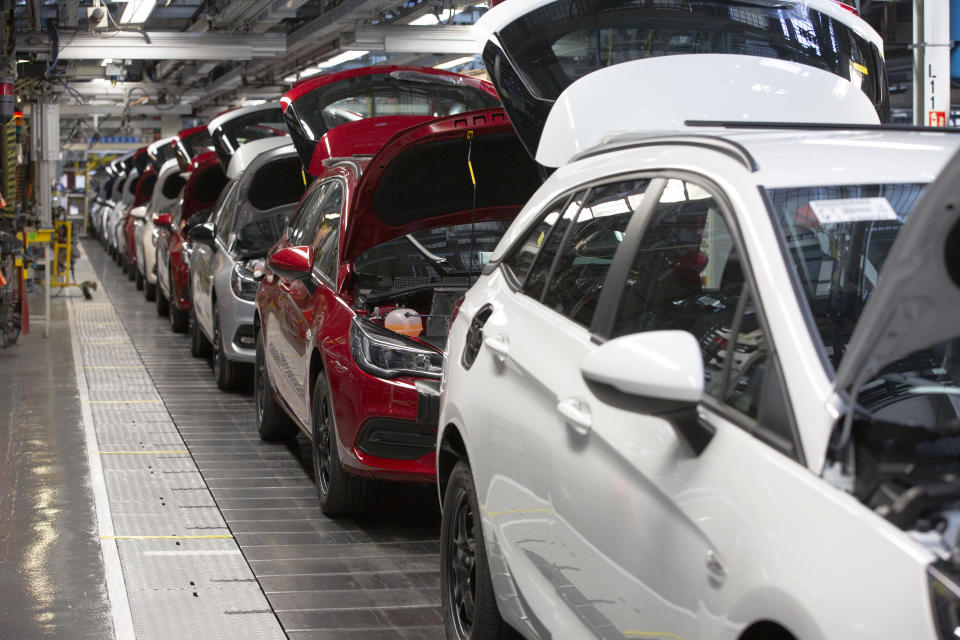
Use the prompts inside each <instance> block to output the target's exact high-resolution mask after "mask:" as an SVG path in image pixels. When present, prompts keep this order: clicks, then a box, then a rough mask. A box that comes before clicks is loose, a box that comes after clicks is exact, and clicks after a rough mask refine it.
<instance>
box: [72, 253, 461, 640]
mask: <svg viewBox="0 0 960 640" xmlns="http://www.w3.org/2000/svg"><path fill="white" fill-rule="evenodd" d="M84 248H85V250H86V251H85V253H87V255H88V258H89V260H90V263H92V265H93V267H94V269H95V271H96V273H97V276H98V279H99V280H100V282H101V284H102V286H103V291H105V292H106V294H107V298H108V299H109V302H110V305H108V306H109V307H110V308H111V311H113V310H115V311H116V317H117V318H118V319H119V321H120V322H121V323H122V329H123V330H124V334H125V336H126V335H128V336H129V339H130V345H131V347H132V348H131V349H130V350H129V351H127V352H125V353H124V354H123V355H122V358H121V356H119V355H118V356H117V357H116V358H113V359H109V360H110V363H111V364H116V363H126V362H128V361H129V362H131V363H133V364H140V365H141V366H143V367H144V369H141V371H142V372H145V373H146V374H147V375H148V376H149V380H150V384H149V385H148V386H149V389H143V392H141V383H140V381H139V380H137V379H135V378H133V377H132V376H131V377H125V376H118V375H116V373H115V374H114V376H115V377H113V378H110V379H111V380H115V381H117V382H119V381H121V380H122V381H123V382H124V387H123V392H122V393H121V394H120V395H118V396H117V397H118V398H130V397H133V398H136V399H146V400H150V399H154V398H156V399H158V400H160V401H162V402H159V403H151V404H142V405H141V406H139V407H137V410H136V419H137V420H140V421H148V420H151V419H152V417H151V416H155V415H156V416H159V417H162V416H166V415H168V416H169V417H168V418H167V419H168V420H169V419H170V418H172V422H173V424H174V425H175V427H176V429H175V431H172V433H169V432H166V431H163V430H159V431H157V432H156V434H155V442H152V444H151V445H150V446H156V447H158V448H159V447H160V446H163V447H170V449H169V450H176V449H174V447H175V446H178V445H176V444H175V443H173V442H172V440H170V439H169V438H170V436H171V435H172V434H176V435H177V437H178V438H180V437H182V442H183V443H184V445H183V446H185V448H186V450H188V451H189V455H182V454H165V455H169V456H170V458H169V459H168V458H161V460H162V461H163V462H162V464H163V465H164V468H163V470H162V471H164V472H171V473H168V474H166V475H168V476H169V477H171V478H176V479H177V480H178V481H180V482H176V483H174V484H175V485H176V486H175V487H174V486H173V485H171V491H167V492H166V493H165V494H163V498H164V501H165V502H166V504H165V505H163V506H161V507H157V510H158V511H160V513H161V514H166V513H168V512H172V510H171V509H168V508H167V507H169V506H171V505H172V504H177V507H178V508H177V511H178V512H179V513H181V514H188V515H180V516H177V517H180V518H186V519H185V520H184V524H185V525H187V526H191V527H196V528H194V529H191V531H193V532H195V533H197V532H199V533H203V532H209V533H210V534H213V535H215V534H217V533H229V534H231V535H232V536H233V539H232V540H230V539H226V540H214V541H191V543H190V544H191V545H193V546H195V547H197V548H203V549H207V548H210V549H213V548H220V547H217V546H216V545H222V546H223V548H224V549H226V548H227V545H229V544H234V542H235V543H236V544H237V545H239V549H240V551H241V552H242V554H243V558H239V559H240V560H242V559H245V560H246V563H245V565H248V566H249V570H252V575H253V576H255V577H256V580H257V581H258V582H259V586H260V588H261V589H262V592H263V593H265V594H266V600H267V601H268V602H269V606H270V608H272V610H273V612H274V613H275V614H276V619H279V621H280V623H281V625H282V627H283V630H284V631H285V632H286V634H287V636H288V637H289V638H291V639H293V640H308V639H320V638H323V639H349V638H361V637H362V638H364V639H365V640H379V639H381V638H383V639H387V638H390V639H396V638H402V639H409V640H415V639H416V640H420V639H422V640H433V639H440V638H443V631H442V627H441V620H440V611H439V573H438V567H439V559H438V554H439V544H438V542H437V539H438V534H439V513H438V509H437V505H436V503H437V499H436V492H435V490H434V489H433V488H426V487H414V486H403V485H391V484H377V485H374V486H373V487H371V490H370V491H369V492H368V495H367V498H366V503H365V506H364V511H363V514H362V515H361V516H360V517H359V518H356V519H338V520H331V519H329V518H327V517H325V516H324V515H323V514H322V513H321V511H320V509H319V507H318V506H317V502H316V493H315V490H314V485H313V478H312V469H311V459H310V449H309V443H308V441H307V440H306V439H305V438H302V437H300V438H298V439H297V440H296V441H295V442H294V443H290V444H267V443H264V442H261V441H260V439H259V437H258V436H257V433H256V429H255V424H254V417H253V416H254V403H253V398H252V396H251V394H250V391H249V390H248V391H246V392H243V393H224V392H222V391H219V390H218V389H217V388H216V385H215V383H214V381H213V376H212V373H211V370H210V364H209V362H208V361H206V360H198V359H194V358H192V357H191V356H190V352H189V348H188V339H187V337H186V336H185V335H178V334H174V333H172V332H171V331H170V328H169V324H168V322H167V319H166V318H161V317H159V316H158V315H157V313H156V309H155V306H154V305H153V304H152V303H147V302H146V301H145V300H144V298H143V293H142V292H140V291H136V290H135V288H134V286H133V283H131V282H129V281H128V280H127V278H126V276H124V275H123V273H122V272H121V271H120V269H119V268H118V267H116V265H115V264H114V263H113V262H112V261H111V260H110V259H109V258H108V257H107V256H106V254H105V253H104V252H103V251H102V249H101V248H100V246H99V245H97V244H96V243H94V242H91V241H87V242H85V243H84ZM81 264H83V263H82V262H80V263H78V265H81ZM97 302H98V301H97V300H94V301H93V302H91V303H82V302H77V303H75V305H76V307H75V308H83V304H87V305H88V306H89V305H91V304H95V303H97ZM101 304H102V303H101ZM92 337H93V336H91V338H92ZM99 361H100V360H98V362H99ZM103 361H104V362H106V359H103ZM108 388H109V385H105V386H104V387H103V388H102V389H99V387H98V382H97V379H96V378H91V379H90V389H91V394H94V393H98V394H100V395H97V397H98V398H101V396H102V399H104V400H108V399H110V398H113V397H114V396H113V395H111V393H110V392H109V391H108ZM118 392H119V390H118V391H117V392H114V393H118ZM151 394H153V395H151ZM91 397H93V396H92V395H91ZM108 407H109V405H107V406H104V407H103V408H102V409H101V410H102V411H103V412H104V413H105V414H106V413H107V412H109V411H110V410H111V409H108ZM114 410H115V409H114ZM167 412H169V414H168V413H167ZM114 444H115V445H117V446H118V447H119V446H121V445H122V446H125V447H136V445H137V444H138V442H135V441H130V440H127V441H124V442H120V441H117V442H115V443H114ZM101 446H102V445H101ZM113 458H116V460H117V461H123V462H124V464H131V463H132V462H134V461H140V462H145V460H143V458H144V456H126V457H124V456H111V459H113ZM178 458H185V459H186V461H185V462H178V461H177V459H178ZM191 458H192V459H191ZM194 463H195V464H196V468H197V469H198V470H199V475H200V476H201V477H200V478H199V482H198V483H197V486H196V487H195V486H194V485H192V484H188V483H184V482H182V480H183V479H184V478H185V477H188V476H187V475H181V476H180V477H178V474H176V473H172V472H177V471H183V472H187V471H189V469H190V468H192V467H193V464H194ZM111 464H113V462H111ZM177 465H182V468H181V467H180V466H177ZM154 471H157V469H156V468H155V469H154ZM204 485H205V486H204ZM200 487H203V490H201V489H200ZM174 488H176V489H181V490H182V491H173V489H174ZM195 488H196V490H194V489H195ZM206 488H209V494H208V493H207V491H206ZM151 496H152V494H151ZM205 496H212V497H211V498H206V499H205ZM144 498H147V496H144ZM158 498H159V496H156V497H150V498H149V499H152V500H154V501H157V500H158ZM171 501H173V502H171ZM214 504H215V505H216V507H218V508H219V510H217V509H210V507H211V506H212V505H214ZM118 517H120V514H115V515H114V521H115V522H116V521H117V519H118ZM220 517H222V519H223V520H222V521H221V520H219V518H220ZM161 521H163V519H162V517H161V520H160V521H158V522H161ZM224 521H225V524H226V525H227V527H228V529H227V530H224V529H221V528H218V525H219V526H221V527H222V524H223V522H224ZM153 526H154V525H153V524H152V523H151V524H150V525H149V527H153ZM150 544H156V545H160V546H163V545H162V543H159V542H154V543H150ZM183 544H186V542H183V543H182V544H181V546H182V545H183ZM201 545H202V546H201ZM121 548H122V547H121ZM191 548H192V547H191ZM154 557H158V556H154ZM159 557H163V556H159ZM199 557H200V556H198V557H196V558H194V560H197V559H198V558H199ZM215 557H217V558H218V560H217V561H218V562H226V561H228V559H229V561H233V560H238V558H235V557H234V558H231V557H230V556H229V555H225V556H215ZM249 570H248V571H249ZM244 580H246V578H243V577H242V576H241V575H240V573H236V574H235V575H233V576H232V577H230V578H228V579H227V581H225V582H222V583H217V584H219V585H221V587H223V588H235V589H238V591H237V594H238V595H237V596H236V597H237V601H236V602H229V601H228V600H225V601H224V602H227V604H229V605H231V606H230V610H231V611H242V612H244V613H245V614H246V615H235V614H230V615H231V616H232V617H231V618H230V619H231V620H237V621H238V624H239V625H240V627H244V628H245V629H246V631H245V632H244V633H239V634H238V633H233V632H231V633H230V634H229V637H231V638H244V637H249V638H270V637H273V636H271V635H269V634H268V633H261V632H259V631H257V632H254V629H253V628H251V627H248V626H247V625H249V624H250V622H251V620H253V619H254V618H256V617H257V615H259V612H262V608H260V609H259V610H258V605H256V603H254V602H253V601H252V600H250V599H248V598H246V597H244V596H241V595H240V593H239V591H240V590H242V589H243V588H244V587H245V588H250V587H251V586H255V585H253V584H251V583H249V582H244ZM130 587H131V585H129V584H128V589H130ZM258 593H259V590H258ZM189 594H192V591H191V592H188V595H189ZM225 595H226V594H225ZM189 597H190V598H194V596H192V595H189ZM261 598H262V596H261ZM161 600H163V602H162V607H163V609H164V610H165V611H166V612H167V615H168V616H169V617H177V616H179V615H181V612H182V611H183V609H182V606H183V604H184V603H183V602H181V601H180V600H178V599H177V597H175V596H173V595H167V596H166V597H165V598H160V599H159V600H157V602H160V601H161ZM186 602H187V603H189V602H190V601H189V599H188V600H187V601H186ZM134 604H135V603H134V602H133V601H131V605H132V606H133V605H134ZM255 612H257V613H255ZM271 618H272V616H271ZM216 624H220V623H219V622H217V623H216ZM236 628H237V627H232V629H233V630H235V629H236ZM137 630H138V634H137V637H138V639H139V640H143V639H144V638H147V637H155V636H147V635H143V636H141V635H140V633H139V631H140V628H139V627H138V629H137ZM177 635H179V636H180V637H204V638H213V637H217V634H216V633H214V634H212V635H211V634H209V633H203V634H202V635H201V634H199V633H197V634H193V633H188V634H176V635H175V634H169V635H166V636H164V637H168V638H169V637H177Z"/></svg>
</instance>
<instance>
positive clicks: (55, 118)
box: [32, 101, 60, 229]
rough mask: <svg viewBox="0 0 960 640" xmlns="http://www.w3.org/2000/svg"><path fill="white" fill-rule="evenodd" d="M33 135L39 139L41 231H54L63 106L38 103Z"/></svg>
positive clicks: (38, 178)
mask: <svg viewBox="0 0 960 640" xmlns="http://www.w3.org/2000/svg"><path fill="white" fill-rule="evenodd" d="M32 124H33V133H34V135H35V136H37V147H36V148H37V152H38V154H37V156H36V158H37V171H36V176H37V182H36V187H35V190H36V194H37V205H38V211H37V216H38V217H39V218H40V227H41V228H43V229H50V228H52V227H53V203H52V199H51V195H50V193H51V190H52V189H53V183H54V181H55V180H56V179H57V176H56V175H55V173H56V166H57V160H59V158H60V103H58V102H47V101H39V102H37V105H36V110H35V113H34V118H33V123H32Z"/></svg>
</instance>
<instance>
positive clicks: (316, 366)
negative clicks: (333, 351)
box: [307, 345, 326, 412]
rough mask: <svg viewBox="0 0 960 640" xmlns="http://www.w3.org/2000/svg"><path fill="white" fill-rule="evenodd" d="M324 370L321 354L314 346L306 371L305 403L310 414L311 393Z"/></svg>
mask: <svg viewBox="0 0 960 640" xmlns="http://www.w3.org/2000/svg"><path fill="white" fill-rule="evenodd" d="M325 370H326V364H325V363H324V361H323V353H322V352H321V351H320V349H319V348H318V347H317V346H316V345H314V347H313V350H312V351H311V352H310V368H309V369H307V371H308V372H309V377H308V378H307V383H308V384H309V387H308V389H307V393H308V396H307V403H308V406H309V407H310V411H311V412H312V411H313V392H314V390H315V389H316V386H317V378H319V377H320V374H321V373H323V372H324V371H325Z"/></svg>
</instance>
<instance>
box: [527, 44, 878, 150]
mask: <svg viewBox="0 0 960 640" xmlns="http://www.w3.org/2000/svg"><path fill="white" fill-rule="evenodd" d="M678 78H696V79H697V81H696V82H678V81H677V79H678ZM689 120H701V121H703V120H718V121H726V122H823V123H827V122H829V123H845V124H879V122H880V120H879V118H878V117H877V112H876V110H875V109H874V108H873V105H872V104H871V103H870V100H869V99H868V98H867V96H866V95H864V94H863V92H861V91H858V90H857V89H856V87H854V86H853V84H851V83H850V81H849V80H844V79H843V78H840V77H838V76H836V75H834V74H832V73H830V72H828V71H822V70H820V69H815V68H813V67H808V66H806V65H802V64H795V63H793V62H784V61H782V60H773V59H770V58H759V57H755V56H740V55H724V54H716V55H714V54H710V55H706V54H696V55H685V56H668V57H663V58H652V59H648V60H634V61H633V62H624V63H623V64H617V65H614V66H612V67H607V68H606V69H602V70H600V71H595V72H593V73H591V74H589V75H586V76H584V77H583V78H581V79H579V80H577V81H576V82H574V83H573V84H572V85H570V87H568V88H567V89H566V90H565V91H564V92H563V93H562V94H560V97H559V98H557V101H556V103H555V104H554V105H553V108H552V109H551V110H550V114H549V115H548V116H547V120H546V123H545V124H544V128H543V137H542V138H541V139H540V143H539V146H538V147H537V152H536V159H537V162H539V163H540V164H543V165H545V166H548V167H560V166H563V165H564V164H566V163H568V162H569V161H570V160H571V159H572V158H573V157H574V156H575V155H577V154H578V153H581V152H583V151H585V150H587V149H589V148H590V147H592V146H594V145H596V144H597V143H599V142H601V141H602V140H603V139H604V138H606V137H609V136H611V135H614V134H618V133H626V132H633V131H644V132H648V131H649V132H670V131H678V130H682V129H684V128H685V126H686V125H685V123H686V122H687V121H689Z"/></svg>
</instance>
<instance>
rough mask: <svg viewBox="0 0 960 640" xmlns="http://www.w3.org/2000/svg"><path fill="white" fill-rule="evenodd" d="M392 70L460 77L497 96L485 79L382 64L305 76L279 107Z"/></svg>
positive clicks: (437, 70) (284, 97) (423, 68)
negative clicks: (339, 84) (336, 85)
mask: <svg viewBox="0 0 960 640" xmlns="http://www.w3.org/2000/svg"><path fill="white" fill-rule="evenodd" d="M394 71H415V72H417V73H426V74H429V75H435V76H449V77H451V78H462V79H463V81H464V84H467V85H469V86H473V87H474V88H476V89H479V90H481V91H485V92H487V93H489V94H490V95H491V96H493V97H497V90H496V89H494V88H493V84H492V83H490V82H487V81H486V80H479V79H477V78H471V77H469V76H463V75H460V74H459V73H453V72H452V71H445V70H443V69H432V68H430V67H412V66H408V65H384V66H379V67H359V68H357V69H348V70H347V71H338V72H337V73H326V74H323V75H319V76H315V77H313V78H307V79H306V80H301V81H300V82H298V83H297V84H295V85H293V87H292V88H291V89H290V90H289V91H287V92H286V93H285V94H283V97H282V98H280V107H281V108H282V109H283V110H284V111H286V110H287V106H288V105H289V104H290V103H291V102H296V100H297V99H298V98H300V97H302V96H304V95H306V94H308V93H310V92H312V91H316V90H317V89H319V88H320V87H323V86H326V85H328V84H333V83H334V82H340V81H341V80H349V79H350V78H359V77H361V76H370V75H385V74H389V73H393V72H394Z"/></svg>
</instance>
